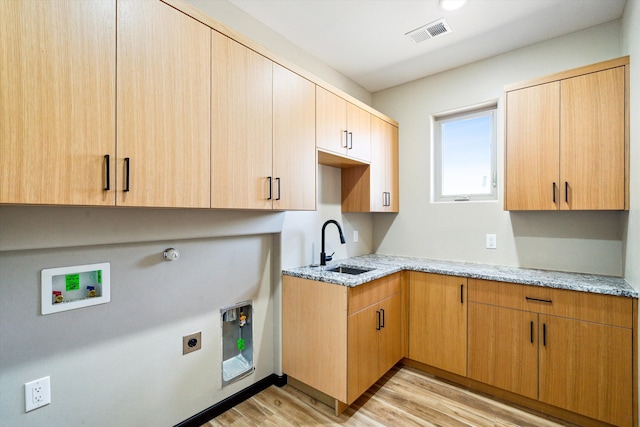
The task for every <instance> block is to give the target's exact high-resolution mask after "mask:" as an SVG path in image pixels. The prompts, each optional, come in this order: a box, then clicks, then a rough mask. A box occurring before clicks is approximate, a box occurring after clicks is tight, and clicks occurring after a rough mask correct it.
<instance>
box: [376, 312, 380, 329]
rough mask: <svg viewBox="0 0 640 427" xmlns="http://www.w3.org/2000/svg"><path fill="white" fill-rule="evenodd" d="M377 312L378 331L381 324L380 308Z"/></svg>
mask: <svg viewBox="0 0 640 427" xmlns="http://www.w3.org/2000/svg"><path fill="white" fill-rule="evenodd" d="M376 314H377V315H378V324H377V325H376V331H379V330H380V328H381V326H380V320H381V319H380V310H376Z"/></svg>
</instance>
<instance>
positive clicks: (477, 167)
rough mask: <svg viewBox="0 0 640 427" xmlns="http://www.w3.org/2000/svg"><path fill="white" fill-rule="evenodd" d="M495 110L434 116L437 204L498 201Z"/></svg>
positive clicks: (435, 195) (485, 108)
mask: <svg viewBox="0 0 640 427" xmlns="http://www.w3.org/2000/svg"><path fill="white" fill-rule="evenodd" d="M495 111H496V106H495V105H493V106H492V107H491V108H489V109H487V107H484V108H482V109H480V111H478V110H472V111H466V112H464V113H458V114H452V115H445V116H436V117H434V147H433V148H434V150H433V151H434V168H433V170H434V177H433V178H434V186H433V187H434V188H433V189H434V197H433V199H434V200H435V201H467V200H496V199H497V191H496V187H497V183H496V147H495V146H496V137H495V134H496V132H495Z"/></svg>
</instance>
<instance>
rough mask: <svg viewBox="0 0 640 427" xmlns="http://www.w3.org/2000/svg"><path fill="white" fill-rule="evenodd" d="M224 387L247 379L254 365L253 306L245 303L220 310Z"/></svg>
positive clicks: (248, 302) (250, 303)
mask: <svg viewBox="0 0 640 427" xmlns="http://www.w3.org/2000/svg"><path fill="white" fill-rule="evenodd" d="M220 317H221V319H220V320H221V321H220V323H221V324H222V386H223V387H224V386H226V385H228V384H231V383H232V382H234V381H237V380H239V379H241V378H244V377H246V376H247V375H249V374H251V373H252V372H253V371H254V369H255V368H254V365H253V305H252V302H251V301H245V302H242V303H239V304H236V305H234V306H232V307H225V308H222V309H220Z"/></svg>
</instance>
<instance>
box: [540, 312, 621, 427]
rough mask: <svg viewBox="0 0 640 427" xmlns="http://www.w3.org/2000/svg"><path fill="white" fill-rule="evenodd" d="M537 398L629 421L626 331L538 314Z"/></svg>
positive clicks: (594, 415)
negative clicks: (539, 327) (538, 370)
mask: <svg viewBox="0 0 640 427" xmlns="http://www.w3.org/2000/svg"><path fill="white" fill-rule="evenodd" d="M539 323H540V325H542V326H541V328H542V331H541V332H542V335H543V337H542V342H541V346H540V347H539V348H540V361H539V363H540V400H541V401H542V402H546V403H549V404H551V405H554V406H558V407H560V408H564V409H568V410H570V411H573V412H577V413H579V414H583V415H586V416H588V417H591V418H595V419H597V420H602V421H605V422H608V423H611V424H614V425H618V426H631V425H632V413H633V411H632V402H633V399H632V396H633V390H632V384H633V381H632V378H633V375H632V352H631V348H630V347H631V343H632V331H631V329H628V328H621V327H616V326H609V325H600V324H597V323H591V322H583V321H579V320H573V319H565V318H561V317H554V316H546V315H540V322H539Z"/></svg>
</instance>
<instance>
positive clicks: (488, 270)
mask: <svg viewBox="0 0 640 427" xmlns="http://www.w3.org/2000/svg"><path fill="white" fill-rule="evenodd" d="M337 265H344V266H352V267H360V268H367V269H372V270H371V271H369V272H366V273H362V274H360V275H356V276H351V275H347V274H341V273H334V272H330V271H327V269H328V268H332V267H335V266H337ZM403 270H409V271H420V272H424V273H435V274H444V275H448V276H459V277H466V278H470V279H482V280H494V281H498V282H510V283H517V284H521V285H532V286H542V287H547V288H556V289H567V290H573V291H582V292H591V293H596V294H604V295H615V296H621V297H628V298H638V291H637V290H636V289H635V288H634V287H633V286H631V285H630V284H629V283H628V282H627V281H626V280H624V279H623V278H621V277H614V276H603V275H597V274H583V273H567V272H562V271H551V270H536V269H530V268H519V267H508V266H501V265H488V264H476V263H470V262H460V261H443V260H432V259H425V258H414V257H403V256H392V255H380V254H373V255H362V256H357V257H352V258H345V259H340V260H335V261H332V262H330V263H329V265H327V266H304V267H297V268H288V269H284V270H282V274H284V275H286V276H292V277H299V278H302V279H309V280H316V281H320V282H326V283H333V284H336V285H341V286H347V287H354V286H358V285H362V284H364V283H368V282H371V281H372V280H376V279H380V278H382V277H385V276H388V275H390V274H393V273H396V272H399V271H403Z"/></svg>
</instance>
